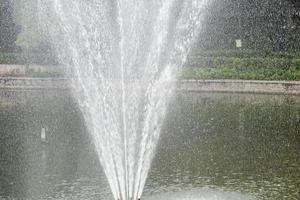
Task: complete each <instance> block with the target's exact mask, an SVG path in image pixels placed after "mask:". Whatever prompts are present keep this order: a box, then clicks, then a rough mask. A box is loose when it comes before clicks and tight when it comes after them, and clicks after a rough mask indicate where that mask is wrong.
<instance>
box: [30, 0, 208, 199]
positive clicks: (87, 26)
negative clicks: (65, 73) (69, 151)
mask: <svg viewBox="0 0 300 200" xmlns="http://www.w3.org/2000/svg"><path fill="white" fill-rule="evenodd" d="M27 1H37V2H38V3H37V4H36V5H38V10H39V12H38V13H39V15H40V16H39V20H40V22H41V23H40V25H39V27H40V29H41V31H42V33H43V34H45V35H46V36H47V37H49V38H50V41H51V43H52V46H53V47H54V49H55V50H56V55H57V57H58V58H59V61H60V63H61V64H63V65H65V66H66V68H68V69H69V71H70V77H71V80H72V84H71V85H72V88H73V94H74V97H75V98H76V99H77V102H78V104H79V105H80V108H81V111H82V113H83V115H84V119H85V124H86V127H87V128H88V131H89V132H90V134H91V136H92V140H93V143H94V145H95V149H96V152H97V156H98V158H99V161H100V162H101V165H102V168H103V171H104V173H105V174H106V177H107V180H108V183H109V185H110V188H111V191H112V193H113V196H114V198H115V199H120V200H129V199H130V200H131V199H133V200H136V199H140V197H141V196H142V192H143V188H144V186H145V183H146V178H147V175H148V172H149V170H150V166H151V161H152V159H153V157H154V153H155V148H156V145H157V143H158V140H159V135H160V132H161V128H162V124H163V121H164V117H165V114H166V109H167V106H168V103H169V102H170V98H171V96H172V92H173V89H174V87H175V79H176V74H177V73H178V71H179V70H180V69H181V67H182V66H183V65H184V63H185V61H186V58H187V55H188V53H189V52H190V49H191V47H192V43H193V42H194V41H195V39H196V37H197V35H198V31H199V29H200V28H201V21H202V20H203V16H204V10H205V7H206V5H207V2H208V0H113V1H112V0H87V1H83V0H72V1H70V0H51V1H42V0H27Z"/></svg>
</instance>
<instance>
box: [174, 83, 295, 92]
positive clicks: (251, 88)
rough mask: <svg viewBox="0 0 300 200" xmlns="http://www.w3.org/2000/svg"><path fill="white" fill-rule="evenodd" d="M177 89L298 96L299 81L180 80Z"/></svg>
mask: <svg viewBox="0 0 300 200" xmlns="http://www.w3.org/2000/svg"><path fill="white" fill-rule="evenodd" d="M177 89H178V90H180V91H189V92H235V93H268V94H297V95H300V81H250V80H181V81H178V84H177Z"/></svg>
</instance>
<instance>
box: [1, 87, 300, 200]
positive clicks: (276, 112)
mask: <svg viewBox="0 0 300 200" xmlns="http://www.w3.org/2000/svg"><path fill="white" fill-rule="evenodd" d="M0 93H1V94H0V199H1V200H2V199H21V200H23V199H24V200H25V199H26V200H27V199H37V200H39V199H51V200H54V199H61V200H65V199H70V200H71V199H72V200H73V199H74V200H77V199H78V200H79V199H80V200H82V199H92V200H94V199H104V200H105V199H111V194H110V190H109V188H108V186H107V182H106V179H105V176H104V175H103V173H102V172H101V167H100V164H99V163H98V161H97V158H96V154H95V151H94V149H93V146H92V142H91V141H90V137H89V135H88V133H87V132H86V129H85V127H84V125H83V120H82V118H81V115H80V112H79V110H78V108H77V107H76V104H75V103H74V102H73V101H72V98H71V97H70V95H68V94H66V92H63V91H60V92H59V91H48V92H37V91H36V92H9V91H1V92H0ZM42 128H46V130H47V143H46V144H44V143H42V142H41V140H40V134H41V129H42ZM203 188H210V190H212V192H211V194H210V195H211V198H207V199H213V198H212V197H213V194H214V191H224V192H226V191H227V192H233V193H234V194H235V193H239V194H245V195H249V196H251V197H253V198H255V199H261V200H282V199H287V200H298V199H299V198H300V97H292V96H290V97H289V96H272V95H241V94H240V95H238V94H205V93H203V94H191V93H190V94H178V95H177V96H176V98H174V101H173V102H172V103H171V104H170V108H169V114H168V117H167V119H166V121H165V125H164V129H163V133H162V136H161V140H160V144H159V146H158V149H157V155H156V157H155V159H154V161H153V165H152V170H151V173H150V175H149V179H148V182H147V185H146V188H145V195H146V196H151V195H155V194H157V193H164V192H173V191H182V190H184V191H190V190H199V193H201V191H202V189H203ZM216 193H217V192H216ZM215 196H217V198H215V199H217V200H219V199H220V200H222V199H225V198H224V196H222V194H218V195H215ZM194 199H195V198H194ZM226 199H227V198H226ZM228 199H230V198H228ZM232 199H234V198H232ZM241 199H242V198H241Z"/></svg>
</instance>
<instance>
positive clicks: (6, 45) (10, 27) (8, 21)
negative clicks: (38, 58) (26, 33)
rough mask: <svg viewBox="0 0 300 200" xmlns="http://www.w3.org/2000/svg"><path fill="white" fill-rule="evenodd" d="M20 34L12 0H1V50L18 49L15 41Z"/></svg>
mask: <svg viewBox="0 0 300 200" xmlns="http://www.w3.org/2000/svg"><path fill="white" fill-rule="evenodd" d="M17 35H18V27H17V25H16V24H15V22H14V18H13V15H12V5H11V1H10V0H1V1H0V51H2V52H3V51H5V52H9V51H14V50H16V44H15V41H16V39H17Z"/></svg>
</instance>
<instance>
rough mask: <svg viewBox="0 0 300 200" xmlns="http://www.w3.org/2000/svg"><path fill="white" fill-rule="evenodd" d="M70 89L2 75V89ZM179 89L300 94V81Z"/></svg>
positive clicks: (59, 82) (65, 82)
mask: <svg viewBox="0 0 300 200" xmlns="http://www.w3.org/2000/svg"><path fill="white" fill-rule="evenodd" d="M45 88H46V89H69V88H70V86H69V79H67V78H22V77H0V89H25V90H31V89H32V90H33V89H45ZM177 90H178V91H186V92H231V93H232V92H235V93H265V94H295V95H300V81H254V80H179V81H177Z"/></svg>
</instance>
